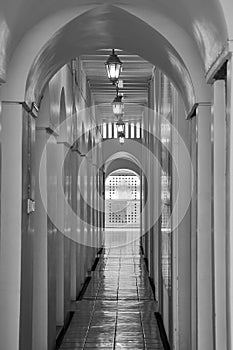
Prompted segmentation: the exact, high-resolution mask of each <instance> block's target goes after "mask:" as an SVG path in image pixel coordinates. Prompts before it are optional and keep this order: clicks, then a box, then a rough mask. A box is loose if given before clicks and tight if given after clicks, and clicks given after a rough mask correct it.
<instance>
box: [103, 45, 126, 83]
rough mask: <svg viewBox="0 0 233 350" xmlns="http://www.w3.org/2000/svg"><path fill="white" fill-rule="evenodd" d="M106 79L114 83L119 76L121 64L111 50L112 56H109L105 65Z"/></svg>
mask: <svg viewBox="0 0 233 350" xmlns="http://www.w3.org/2000/svg"><path fill="white" fill-rule="evenodd" d="M105 67H106V71H107V75H108V78H109V79H110V80H111V81H112V82H113V83H115V82H116V81H117V80H118V79H119V76H120V74H121V70H122V62H121V60H120V59H119V57H118V56H117V55H116V54H115V52H114V50H112V54H111V55H110V56H109V58H108V59H107V61H106V63H105Z"/></svg>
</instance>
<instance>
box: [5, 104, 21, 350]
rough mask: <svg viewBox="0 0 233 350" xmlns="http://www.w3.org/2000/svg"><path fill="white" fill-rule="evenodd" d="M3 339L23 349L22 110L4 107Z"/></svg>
mask: <svg viewBox="0 0 233 350" xmlns="http://www.w3.org/2000/svg"><path fill="white" fill-rule="evenodd" d="M1 114H2V115H1V118H2V120H1V123H2V125H1V128H2V130H1V147H2V165H1V174H2V178H1V234H0V239H1V242H0V249H1V251H0V339H1V347H2V348H3V349H5V350H12V349H14V350H18V349H19V321H20V283H21V281H20V276H21V236H22V233H21V224H22V221H21V219H22V213H21V211H22V125H23V122H22V116H23V113H22V106H20V105H3V109H2V113H1Z"/></svg>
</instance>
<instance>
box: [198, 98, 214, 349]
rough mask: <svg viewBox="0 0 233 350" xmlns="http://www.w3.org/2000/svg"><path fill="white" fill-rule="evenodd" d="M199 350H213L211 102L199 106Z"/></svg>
mask: <svg viewBox="0 0 233 350" xmlns="http://www.w3.org/2000/svg"><path fill="white" fill-rule="evenodd" d="M197 142H198V149H197V349H198V350H202V349H205V350H213V317H214V315H213V290H212V278H213V260H212V245H213V241H212V232H211V200H212V198H211V187H212V174H211V169H212V167H211V105H210V104H209V103H206V104H205V103H202V104H199V106H198V109H197Z"/></svg>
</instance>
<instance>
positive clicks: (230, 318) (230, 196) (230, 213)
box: [226, 50, 233, 349]
mask: <svg viewBox="0 0 233 350" xmlns="http://www.w3.org/2000/svg"><path fill="white" fill-rule="evenodd" d="M231 51H232V50H231ZM232 120H233V57H232V53H231V58H230V59H229V61H228V64H227V118H226V130H227V133H226V137H227V139H226V145H227V149H226V152H227V154H226V155H227V159H226V176H227V178H226V181H227V182H226V253H227V261H226V266H227V334H228V336H227V348H228V349H232V346H233V302H232V300H233V235H232V232H233V183H232V179H233V125H232Z"/></svg>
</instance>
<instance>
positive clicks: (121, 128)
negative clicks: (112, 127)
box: [116, 118, 125, 133]
mask: <svg viewBox="0 0 233 350" xmlns="http://www.w3.org/2000/svg"><path fill="white" fill-rule="evenodd" d="M116 127H117V131H118V132H119V133H120V132H121V133H125V123H124V122H123V120H122V119H121V118H120V119H119V120H118V122H117V123H116Z"/></svg>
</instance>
